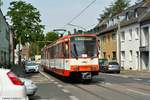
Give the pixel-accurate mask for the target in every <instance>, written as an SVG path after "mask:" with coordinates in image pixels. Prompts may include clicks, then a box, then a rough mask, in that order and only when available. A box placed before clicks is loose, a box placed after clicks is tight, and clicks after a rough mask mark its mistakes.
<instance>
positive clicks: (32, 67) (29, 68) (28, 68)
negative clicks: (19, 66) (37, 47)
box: [25, 62, 39, 73]
mask: <svg viewBox="0 0 150 100" xmlns="http://www.w3.org/2000/svg"><path fill="white" fill-rule="evenodd" d="M25 72H26V73H28V72H39V65H38V64H36V63H34V62H28V63H26V64H25Z"/></svg>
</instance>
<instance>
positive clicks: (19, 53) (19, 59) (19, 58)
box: [18, 37, 21, 65]
mask: <svg viewBox="0 0 150 100" xmlns="http://www.w3.org/2000/svg"><path fill="white" fill-rule="evenodd" d="M18 49H19V51H18V55H19V57H18V61H19V65H21V37H19V47H18Z"/></svg>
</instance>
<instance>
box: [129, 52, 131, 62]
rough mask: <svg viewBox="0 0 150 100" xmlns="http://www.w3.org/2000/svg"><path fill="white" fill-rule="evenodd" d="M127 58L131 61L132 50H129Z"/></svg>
mask: <svg viewBox="0 0 150 100" xmlns="http://www.w3.org/2000/svg"><path fill="white" fill-rule="evenodd" d="M129 60H130V61H132V50H130V55H129Z"/></svg>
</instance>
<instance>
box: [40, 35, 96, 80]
mask: <svg viewBox="0 0 150 100" xmlns="http://www.w3.org/2000/svg"><path fill="white" fill-rule="evenodd" d="M41 65H42V67H43V69H44V70H47V71H51V72H54V73H56V74H59V75H61V76H64V77H73V78H79V77H80V78H82V79H88V80H89V79H90V80H91V79H92V76H94V75H98V73H99V64H98V41H97V37H96V35H94V34H75V35H68V36H64V37H62V38H60V39H58V40H57V41H55V42H54V43H52V44H50V45H48V46H46V47H45V48H43V50H42V60H41Z"/></svg>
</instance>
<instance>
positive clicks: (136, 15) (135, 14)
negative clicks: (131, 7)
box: [134, 9, 138, 18]
mask: <svg viewBox="0 0 150 100" xmlns="http://www.w3.org/2000/svg"><path fill="white" fill-rule="evenodd" d="M134 16H135V18H137V17H138V12H137V9H135V11H134Z"/></svg>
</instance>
